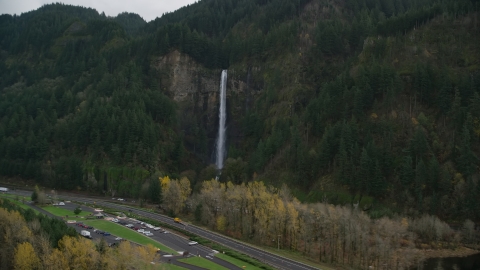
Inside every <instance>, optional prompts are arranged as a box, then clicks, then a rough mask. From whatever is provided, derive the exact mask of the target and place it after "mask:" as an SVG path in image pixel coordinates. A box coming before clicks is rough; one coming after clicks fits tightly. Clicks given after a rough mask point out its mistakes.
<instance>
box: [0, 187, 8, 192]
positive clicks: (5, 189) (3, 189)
mask: <svg viewBox="0 0 480 270" xmlns="http://www.w3.org/2000/svg"><path fill="white" fill-rule="evenodd" d="M0 191H2V192H8V188H6V187H0Z"/></svg>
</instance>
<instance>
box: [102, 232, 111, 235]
mask: <svg viewBox="0 0 480 270" xmlns="http://www.w3.org/2000/svg"><path fill="white" fill-rule="evenodd" d="M109 235H111V234H110V233H109V232H103V236H109Z"/></svg>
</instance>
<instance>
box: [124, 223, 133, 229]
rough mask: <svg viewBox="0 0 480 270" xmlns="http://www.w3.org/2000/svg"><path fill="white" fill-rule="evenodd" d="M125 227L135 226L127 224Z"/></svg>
mask: <svg viewBox="0 0 480 270" xmlns="http://www.w3.org/2000/svg"><path fill="white" fill-rule="evenodd" d="M125 227H128V228H131V227H133V224H127V225H125Z"/></svg>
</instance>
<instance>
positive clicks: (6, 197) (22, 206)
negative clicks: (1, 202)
mask: <svg viewBox="0 0 480 270" xmlns="http://www.w3.org/2000/svg"><path fill="white" fill-rule="evenodd" d="M9 195H10V196H5V194H1V195H0V197H1V198H4V199H7V200H9V201H11V202H13V203H14V204H16V205H18V206H19V207H21V208H23V209H25V210H27V209H32V210H33V212H35V213H36V214H40V212H38V210H36V209H34V208H32V207H30V206H29V205H28V204H24V203H22V202H19V201H17V200H15V199H14V196H13V195H11V194H9ZM20 198H22V197H20Z"/></svg>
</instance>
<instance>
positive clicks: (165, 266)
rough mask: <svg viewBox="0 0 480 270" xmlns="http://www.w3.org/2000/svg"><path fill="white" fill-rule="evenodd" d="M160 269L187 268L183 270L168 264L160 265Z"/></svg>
mask: <svg viewBox="0 0 480 270" xmlns="http://www.w3.org/2000/svg"><path fill="white" fill-rule="evenodd" d="M160 269H162V270H186V269H187V268H183V267H180V266H177V265H174V264H169V263H162V264H161V266H160Z"/></svg>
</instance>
